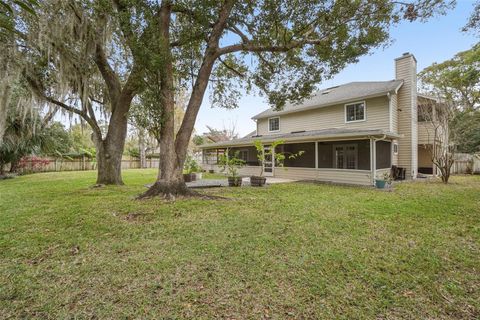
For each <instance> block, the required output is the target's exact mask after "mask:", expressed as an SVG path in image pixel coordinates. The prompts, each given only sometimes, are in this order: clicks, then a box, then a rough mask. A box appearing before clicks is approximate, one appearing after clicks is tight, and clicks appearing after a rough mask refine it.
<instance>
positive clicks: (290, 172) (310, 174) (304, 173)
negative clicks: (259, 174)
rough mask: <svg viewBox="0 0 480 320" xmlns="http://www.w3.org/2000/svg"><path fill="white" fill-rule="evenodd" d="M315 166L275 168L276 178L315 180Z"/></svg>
mask: <svg viewBox="0 0 480 320" xmlns="http://www.w3.org/2000/svg"><path fill="white" fill-rule="evenodd" d="M317 175H318V173H317V170H316V169H315V168H275V173H274V176H275V177H276V178H283V179H292V180H315V179H316V178H317Z"/></svg>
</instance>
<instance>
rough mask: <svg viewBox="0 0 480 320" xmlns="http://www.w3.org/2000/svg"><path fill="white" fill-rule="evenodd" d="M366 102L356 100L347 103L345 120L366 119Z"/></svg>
mask: <svg viewBox="0 0 480 320" xmlns="http://www.w3.org/2000/svg"><path fill="white" fill-rule="evenodd" d="M364 120H365V102H355V103H351V104H346V105H345V122H354V121H364Z"/></svg>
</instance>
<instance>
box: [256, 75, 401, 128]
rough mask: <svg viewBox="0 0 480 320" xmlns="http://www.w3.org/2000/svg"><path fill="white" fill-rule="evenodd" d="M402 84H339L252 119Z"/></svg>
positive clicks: (391, 89)
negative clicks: (300, 101) (301, 101)
mask: <svg viewBox="0 0 480 320" xmlns="http://www.w3.org/2000/svg"><path fill="white" fill-rule="evenodd" d="M402 84H403V81H402V80H390V81H366V82H350V83H346V84H343V85H340V86H336V87H332V88H327V89H324V90H320V91H318V92H317V93H315V94H314V95H313V96H312V97H310V98H309V99H306V100H305V101H304V102H303V103H302V104H300V105H292V104H287V105H286V106H285V107H284V108H283V109H282V110H280V111H274V110H273V109H268V110H265V111H263V112H261V113H259V114H257V115H256V116H254V117H253V118H252V119H260V118H266V117H272V116H277V115H282V114H287V113H292V112H297V111H304V110H310V109H316V108H321V107H326V106H331V105H334V104H338V103H344V102H349V101H352V100H355V99H362V98H368V97H375V96H381V95H384V94H387V93H388V92H395V91H396V90H398V88H399V87H400V86H401V85H402Z"/></svg>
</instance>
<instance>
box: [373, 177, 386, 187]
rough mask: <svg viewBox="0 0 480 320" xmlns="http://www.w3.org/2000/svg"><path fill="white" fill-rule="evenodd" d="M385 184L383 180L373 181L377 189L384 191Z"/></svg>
mask: <svg viewBox="0 0 480 320" xmlns="http://www.w3.org/2000/svg"><path fill="white" fill-rule="evenodd" d="M386 183H387V182H386V181H385V180H379V179H375V187H377V188H378V189H384V188H385V185H386Z"/></svg>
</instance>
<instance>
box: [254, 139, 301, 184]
mask: <svg viewBox="0 0 480 320" xmlns="http://www.w3.org/2000/svg"><path fill="white" fill-rule="evenodd" d="M283 143H284V142H283V141H282V140H277V141H274V142H272V143H270V147H269V148H268V149H267V150H265V146H264V144H263V143H262V142H261V141H260V140H256V141H255V149H257V159H258V162H259V163H260V175H259V176H251V177H250V185H252V186H254V187H261V186H264V185H265V182H266V181H267V178H265V177H264V168H265V159H267V158H270V159H274V163H275V166H276V167H283V164H284V161H285V159H286V158H287V155H288V159H296V158H297V157H299V156H301V155H302V154H304V153H305V151H299V152H297V153H290V152H279V151H275V149H276V148H277V146H279V145H281V144H283Z"/></svg>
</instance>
